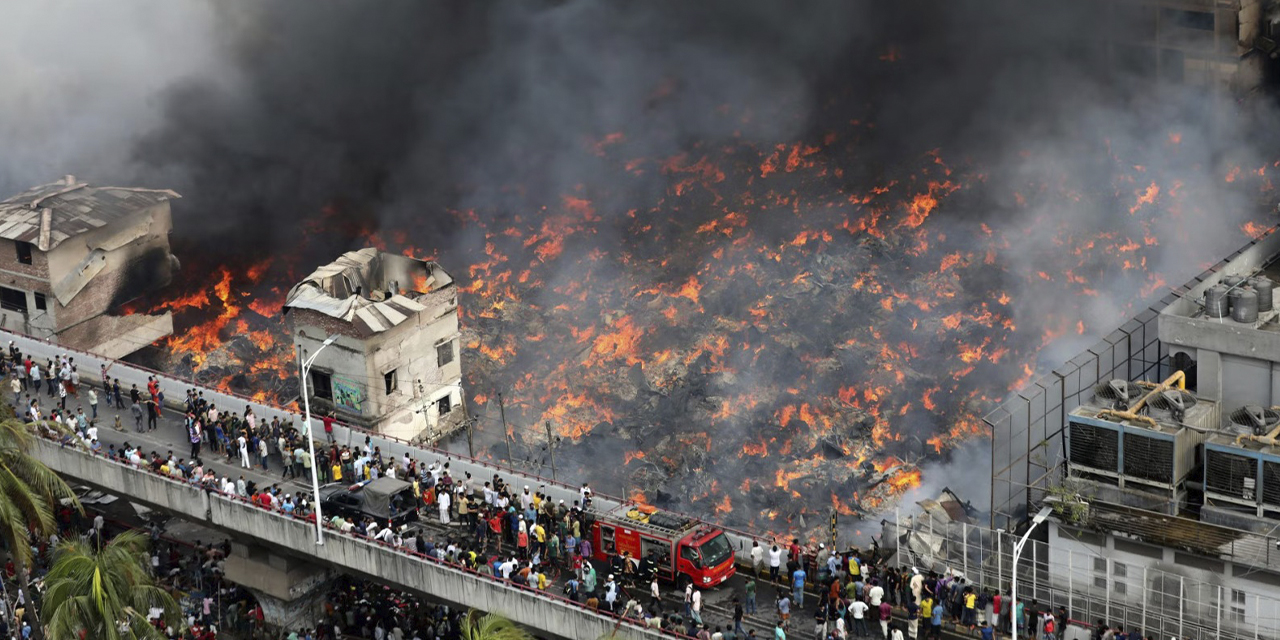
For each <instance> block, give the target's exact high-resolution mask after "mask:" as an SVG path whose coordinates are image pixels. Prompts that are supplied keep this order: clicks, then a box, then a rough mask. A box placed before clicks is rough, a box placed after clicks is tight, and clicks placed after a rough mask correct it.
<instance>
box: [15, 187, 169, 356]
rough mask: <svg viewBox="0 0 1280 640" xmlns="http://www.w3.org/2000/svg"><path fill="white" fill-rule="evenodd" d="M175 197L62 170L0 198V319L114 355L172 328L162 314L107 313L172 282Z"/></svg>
mask: <svg viewBox="0 0 1280 640" xmlns="http://www.w3.org/2000/svg"><path fill="white" fill-rule="evenodd" d="M178 197H179V196H178V194H176V193H174V192H172V191H167V190H156V189H139V188H128V187H98V186H92V185H89V184H87V183H84V182H79V181H77V180H76V179H75V178H74V177H73V176H67V177H66V178H64V179H63V180H61V181H58V182H54V183H50V184H46V185H41V186H38V187H35V188H32V189H29V190H27V191H25V192H23V193H20V194H18V195H16V196H13V197H11V198H8V199H6V200H4V201H3V202H0V326H3V327H4V328H5V329H6V330H10V331H17V332H21V333H25V334H28V335H31V336H34V337H37V338H41V339H45V340H49V341H52V342H56V343H58V344H63V345H67V346H68V347H71V348H75V349H81V350H84V351H91V352H94V353H97V354H100V355H104V356H107V357H111V358H119V357H122V356H124V355H127V354H129V353H132V352H133V351H136V350H138V349H140V348H142V347H144V346H146V345H148V344H151V343H152V342H154V341H156V340H158V339H160V338H162V337H165V336H167V335H169V334H171V333H173V320H172V316H171V315H170V314H168V313H165V314H162V315H143V314H136V315H125V316H115V315H110V314H109V313H108V312H109V311H110V310H111V309H113V308H115V307H118V306H119V305H121V304H124V303H126V302H129V301H130V300H134V299H136V298H138V297H141V296H143V295H145V294H147V293H148V292H151V291H155V290H156V289H158V288H160V287H163V286H165V285H167V284H168V283H169V282H170V281H171V280H172V278H173V275H174V273H175V272H176V271H177V269H178V260H177V258H175V257H174V256H173V255H172V254H171V253H170V250H169V233H170V231H171V230H172V227H173V222H172V214H171V211H170V208H169V202H170V201H171V200H173V199H175V198H178Z"/></svg>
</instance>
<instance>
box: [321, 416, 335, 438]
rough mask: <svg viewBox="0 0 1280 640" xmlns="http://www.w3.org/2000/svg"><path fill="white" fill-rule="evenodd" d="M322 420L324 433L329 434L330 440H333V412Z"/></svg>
mask: <svg viewBox="0 0 1280 640" xmlns="http://www.w3.org/2000/svg"><path fill="white" fill-rule="evenodd" d="M321 420H323V422H324V435H326V436H328V438H329V442H333V412H332V411H330V412H329V415H327V416H325V417H324V418H322V419H321Z"/></svg>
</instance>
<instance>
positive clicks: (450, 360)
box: [284, 249, 466, 441]
mask: <svg viewBox="0 0 1280 640" xmlns="http://www.w3.org/2000/svg"><path fill="white" fill-rule="evenodd" d="M284 312H285V317H286V319H287V320H288V323H289V327H290V330H291V331H292V333H293V343H294V345H295V346H296V348H297V349H298V350H299V352H300V354H301V356H302V358H303V359H304V360H308V359H310V358H311V357H312V355H313V354H314V356H315V360H314V362H313V363H312V365H311V368H310V369H309V373H308V379H307V380H306V389H307V392H308V394H309V396H310V400H311V403H312V413H313V414H317V415H323V414H324V413H326V412H329V411H332V412H335V413H336V414H337V416H338V418H339V419H340V420H342V421H344V422H353V423H355V424H359V425H362V426H366V427H371V428H374V429H376V430H377V431H379V432H381V433H384V434H386V435H390V436H394V437H398V438H402V439H413V438H419V439H426V440H429V441H434V440H436V439H438V438H439V437H440V436H442V435H445V434H447V433H450V432H452V431H453V430H455V429H457V428H458V427H459V426H461V425H462V424H463V421H464V419H465V417H466V416H465V407H464V404H463V400H464V396H463V389H462V366H461V362H460V360H461V358H460V355H461V354H460V353H459V351H458V349H459V346H458V337H459V333H458V289H457V287H456V286H454V282H453V278H452V277H450V276H449V274H448V273H445V271H444V269H442V268H441V267H440V265H438V264H436V263H434V262H428V261H424V260H416V259H414V258H407V257H405V256H401V255H396V254H391V253H381V252H379V251H378V250H376V249H361V250H359V251H350V252H347V253H345V254H343V255H342V256H341V257H339V258H338V259H337V260H335V261H334V262H332V263H330V264H327V265H324V266H322V267H320V268H319V269H316V270H315V272H313V273H312V274H311V275H309V276H307V277H306V278H304V279H303V280H302V282H299V283H298V284H297V285H295V286H294V287H293V289H291V290H290V291H289V295H288V297H287V298H286V299H285V304H284ZM329 338H334V341H333V342H332V343H331V344H330V345H329V346H327V347H324V348H323V349H321V347H322V345H323V344H324V342H325V341H326V340H328V339H329Z"/></svg>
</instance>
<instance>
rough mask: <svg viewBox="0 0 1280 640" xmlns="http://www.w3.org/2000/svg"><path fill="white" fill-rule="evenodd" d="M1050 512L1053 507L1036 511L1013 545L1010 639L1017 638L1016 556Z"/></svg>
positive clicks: (1020, 552)
mask: <svg viewBox="0 0 1280 640" xmlns="http://www.w3.org/2000/svg"><path fill="white" fill-rule="evenodd" d="M1050 513H1053V507H1045V508H1043V509H1041V510H1040V513H1037V514H1036V517H1035V518H1032V519H1031V526H1029V527H1027V532H1026V533H1024V534H1022V539H1021V540H1019V541H1018V543H1017V544H1015V545H1013V579H1012V586H1011V587H1010V589H1009V599H1010V600H1012V605H1013V609H1011V610H1010V611H1009V615H1011V616H1013V618H1011V619H1012V620H1013V626H1012V627H1011V628H1012V629H1013V633H1012V634H1010V638H1011V639H1012V640H1018V618H1017V615H1018V556H1021V555H1022V547H1023V546H1024V545H1026V544H1027V539H1028V538H1030V537H1031V532H1032V531H1035V530H1036V527H1038V526H1040V523H1041V522H1044V520H1045V518H1048V517H1049V514H1050ZM1032 570H1033V571H1034V570H1035V568H1034V567H1033V568H1032Z"/></svg>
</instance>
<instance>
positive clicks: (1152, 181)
mask: <svg viewBox="0 0 1280 640" xmlns="http://www.w3.org/2000/svg"><path fill="white" fill-rule="evenodd" d="M725 117H745V116H743V114H734V113H732V109H729V108H728V107H726V116H725ZM869 126H870V125H865V124H860V123H855V124H854V125H853V126H852V128H851V129H850V130H849V131H843V132H842V131H833V132H826V133H824V134H821V135H818V136H816V137H815V139H812V140H804V141H797V142H794V143H791V144H779V145H776V146H767V147H764V148H760V147H756V146H754V145H751V144H746V143H741V144H731V145H719V146H715V147H710V146H708V147H703V146H701V145H696V144H695V145H693V147H692V148H691V149H689V150H688V151H687V152H685V153H681V154H678V155H675V156H673V157H665V158H649V157H636V156H634V155H631V154H630V153H629V148H630V142H629V140H628V137H627V135H626V132H615V133H611V134H609V135H607V136H604V137H603V138H600V139H596V140H589V141H586V142H584V144H583V147H582V149H581V153H582V154H583V156H584V158H589V159H590V161H591V162H593V163H595V164H596V165H597V166H599V167H603V169H601V170H602V171H607V172H608V173H609V175H611V176H612V180H611V181H609V183H607V184H584V185H579V186H578V187H577V188H576V189H575V190H574V191H573V192H572V193H566V194H563V195H562V196H561V197H560V198H559V200H558V201H555V202H549V203H529V207H528V209H527V210H526V211H471V210H468V211H457V212H454V218H455V219H456V222H457V225H458V226H459V227H460V228H461V229H462V230H464V231H465V232H466V233H465V234H462V233H459V234H458V237H463V236H464V235H465V236H466V237H474V238H480V240H479V241H478V242H477V243H475V245H474V246H471V245H450V244H444V243H442V242H441V241H440V240H439V239H437V238H428V237H421V238H419V237H416V236H415V235H414V231H413V230H411V229H394V230H381V232H375V231H377V230H376V229H375V228H374V227H373V226H372V225H371V224H369V225H359V224H358V225H351V224H341V222H342V221H343V220H345V219H347V218H348V217H349V216H350V215H351V214H349V213H347V212H344V211H343V210H342V208H341V207H336V206H335V207H330V208H326V209H324V210H321V211H316V212H313V213H311V214H310V215H309V216H308V217H307V219H306V220H304V221H302V222H301V223H300V228H301V229H303V230H304V231H305V235H304V236H303V238H302V239H301V241H300V242H302V243H308V242H313V241H314V240H315V239H317V238H322V239H323V240H324V242H322V243H320V244H322V245H325V246H329V245H333V246H341V245H346V246H348V247H351V246H366V245H372V246H378V247H381V248H385V249H387V250H390V251H397V252H404V253H406V254H409V255H416V256H418V257H425V256H423V255H422V254H423V252H422V251H421V250H419V249H417V248H416V247H415V246H414V244H412V243H414V242H417V243H419V244H420V245H424V246H425V245H428V244H430V246H432V247H433V250H434V251H438V252H439V256H432V257H433V258H435V259H438V260H440V261H441V263H442V264H443V265H444V266H445V268H446V269H448V270H450V271H451V272H453V273H454V274H455V276H456V277H457V278H458V281H459V283H460V286H461V290H462V292H463V295H462V297H461V304H462V308H463V314H464V317H463V320H464V326H465V334H464V339H463V345H464V346H465V347H466V348H465V349H464V350H463V363H464V371H465V372H466V376H467V380H466V383H467V386H468V390H469V394H470V407H469V408H470V410H471V411H472V412H473V413H474V414H475V415H476V416H477V417H478V418H479V420H480V422H479V426H478V429H479V430H480V431H481V432H485V431H488V432H490V433H498V434H501V429H502V425H501V422H500V421H499V418H498V407H497V401H496V398H497V396H498V394H499V393H501V394H502V396H503V397H504V400H505V412H506V420H507V423H508V425H509V426H510V428H511V429H512V430H513V431H514V432H515V433H516V434H517V435H518V436H519V438H518V439H517V440H518V441H519V442H520V443H522V444H523V445H524V446H526V447H529V448H531V449H532V448H535V447H537V446H540V445H541V444H542V443H543V442H544V441H545V436H544V435H543V434H544V432H543V424H544V423H545V422H547V421H550V423H551V425H552V428H553V430H554V432H555V434H556V435H557V436H558V437H559V438H561V439H562V443H561V444H560V446H559V449H558V450H557V452H556V458H557V462H558V464H559V466H560V469H559V471H560V473H561V474H562V475H564V474H568V475H571V476H576V477H578V478H589V479H590V480H591V481H592V483H593V485H595V486H596V487H597V490H610V491H611V492H613V493H616V494H619V495H627V496H630V497H632V498H633V499H635V500H638V501H644V502H649V503H655V504H659V505H663V504H669V505H674V506H676V507H678V508H681V509H685V510H690V511H697V512H701V513H703V514H706V515H708V516H715V517H717V518H719V519H721V520H725V521H728V522H729V523H731V524H748V525H755V526H761V527H772V528H780V527H785V526H787V525H786V524H784V522H785V521H791V520H792V518H794V517H796V516H804V515H806V514H808V515H810V516H812V515H816V514H820V513H825V512H826V510H828V509H834V510H835V511H837V512H839V513H843V514H849V515H859V516H861V515H865V514H867V513H871V512H874V511H875V510H877V509H881V508H884V507H885V505H886V504H888V503H887V501H888V500H890V499H892V498H894V497H896V496H900V495H901V494H903V493H904V492H906V491H908V490H909V489H911V488H912V487H915V486H918V485H919V484H920V483H921V482H922V472H921V466H922V463H923V462H925V461H929V460H940V459H945V458H946V456H947V455H948V452H950V451H951V450H953V449H954V448H955V447H957V446H959V445H961V444H962V443H965V442H967V441H970V440H972V439H974V438H979V437H983V436H985V435H986V432H985V427H984V424H983V422H982V420H981V415H982V414H983V413H984V411H985V410H986V409H987V408H989V406H990V404H991V403H992V402H993V401H995V400H997V399H999V398H1001V397H1002V396H1004V395H1005V394H1006V393H1008V392H1009V391H1010V390H1011V389H1016V388H1018V387H1020V386H1021V385H1023V384H1025V383H1026V382H1027V381H1028V380H1030V379H1031V378H1032V377H1033V376H1034V375H1035V374H1036V372H1037V365H1038V363H1037V354H1038V353H1039V351H1040V349H1041V348H1043V347H1044V346H1046V345H1048V344H1051V343H1053V342H1054V341H1056V340H1059V339H1062V338H1063V337H1070V336H1080V335H1084V334H1086V331H1087V330H1089V329H1092V328H1093V327H1091V326H1089V323H1087V322H1086V320H1087V319H1088V318H1086V317H1085V315H1084V314H1085V313H1086V312H1085V310H1084V307H1085V306H1086V305H1081V304H1061V305H1057V306H1056V307H1055V308H1053V309H1052V310H1049V309H1044V308H1040V306H1039V305H1042V304H1043V303H1044V301H1047V300H1089V299H1091V298H1095V297H1097V296H1098V295H1099V290H1100V289H1101V286H1100V285H1099V284H1095V283H1098V282H1100V281H1101V280H1103V279H1113V280H1114V279H1119V280H1121V281H1122V282H1123V283H1125V285H1126V288H1127V290H1130V291H1139V292H1140V293H1141V296H1140V297H1134V298H1133V299H1132V300H1131V301H1130V302H1129V303H1128V304H1129V306H1128V307H1127V308H1124V309H1118V310H1117V314H1123V313H1126V312H1131V311H1135V310H1136V309H1137V308H1139V305H1143V304H1145V300H1144V299H1143V298H1149V297H1151V296H1156V295H1159V294H1160V293H1161V291H1162V290H1163V289H1164V288H1165V287H1166V286H1167V285H1166V277H1165V274H1162V273H1159V272H1157V271H1156V265H1155V261H1156V256H1158V255H1159V251H1160V247H1161V244H1162V243H1163V242H1166V241H1167V240H1168V239H1169V238H1170V236H1174V237H1175V238H1176V236H1175V235H1174V234H1185V233H1186V232H1185V230H1183V229H1180V228H1179V227H1180V225H1178V224H1167V223H1170V222H1174V223H1176V222H1178V221H1179V220H1182V219H1191V218H1190V216H1192V215H1193V214H1196V213H1198V212H1192V211H1188V210H1187V207H1188V205H1187V204H1186V196H1187V192H1188V191H1189V190H1190V189H1191V188H1190V187H1188V186H1186V185H1184V184H1182V183H1181V182H1179V181H1161V180H1160V179H1159V178H1153V177H1152V175H1154V174H1152V173H1148V172H1146V171H1145V169H1144V168H1143V167H1141V166H1134V165H1133V164H1132V163H1129V164H1125V163H1122V162H1120V161H1119V159H1116V160H1115V165H1116V169H1115V172H1114V174H1115V175H1116V176H1117V177H1116V178H1115V179H1114V182H1113V183H1112V184H1102V185H1081V184H1072V183H1068V182H1056V183H1055V182H1051V181H1044V182H1034V181H1029V182H1027V183H1026V184H1025V185H1024V187H1023V188H1019V189H1018V190H1017V191H1010V192H1000V193H994V192H993V191H994V189H993V188H992V187H990V186H989V185H988V182H989V176H988V175H987V174H986V173H985V172H984V171H985V170H984V168H983V167H980V166H973V165H971V164H970V163H969V162H968V161H965V160H963V159H962V156H960V155H959V154H956V155H955V157H953V156H952V155H951V154H950V153H948V151H947V150H946V149H939V150H933V151H930V152H928V153H924V154H922V155H920V156H919V157H918V158H917V159H916V162H915V163H914V164H912V165H909V166H903V167H898V168H896V169H884V170H883V171H881V172H879V173H877V174H876V175H875V176H873V177H862V178H860V177H859V176H861V175H862V173H861V172H860V171H858V170H856V169H855V167H857V166H858V163H859V157H858V145H857V141H858V139H859V136H860V135H861V134H862V133H863V132H864V131H865V128H866V127H869ZM1180 139H1181V136H1180V134H1176V133H1171V134H1169V137H1168V140H1169V141H1170V144H1177V143H1178V141H1179V140H1180ZM1029 153H1030V152H1029ZM1108 153H1110V152H1108ZM1108 161H1109V160H1108ZM1263 169H1265V167H1264V168H1262V169H1257V170H1254V169H1253V168H1250V167H1235V168H1232V169H1231V170H1230V171H1229V172H1228V173H1227V174H1225V175H1224V176H1222V180H1223V181H1224V182H1230V183H1232V184H1233V188H1234V187H1239V188H1248V189H1254V190H1256V189H1259V188H1266V189H1269V188H1270V184H1269V183H1266V182H1265V177H1264V175H1265V171H1264V170H1263ZM885 173H888V174H891V175H885ZM654 175H658V176H662V177H664V178H665V184H666V188H665V190H662V191H661V192H658V193H655V194H653V195H652V197H651V198H650V197H648V196H635V195H634V193H632V192H629V191H628V190H627V185H629V184H631V183H632V182H637V181H646V183H647V181H649V180H650V179H651V178H652V176H654ZM494 188H495V189H496V188H498V187H497V186H495V187H494ZM637 191H643V190H637ZM620 193H621V194H626V197H622V196H620V195H619V194H620ZM636 198H640V199H639V200H637V199H636ZM645 198H648V199H645ZM620 202H625V203H626V204H624V205H620V204H619V203H620ZM997 206H998V207H1000V208H1001V210H1002V211H1003V212H1004V213H1005V214H1007V215H1005V216H995V217H992V218H990V219H987V221H985V222H978V221H975V220H972V219H970V218H967V217H965V216H964V215H962V214H963V212H965V211H967V210H971V209H974V208H991V207H997ZM1079 207H1094V208H1110V209H1114V210H1118V211H1120V212H1121V213H1122V215H1124V217H1125V218H1127V220H1126V222H1125V225H1124V227H1123V228H1124V229H1128V230H1130V231H1125V230H1117V229H1116V228H1114V227H1113V226H1111V225H1104V224H1102V223H1099V227H1098V228H1087V227H1082V226H1080V224H1079V222H1078V220H1067V219H1066V216H1055V215H1054V214H1053V212H1055V211H1059V210H1063V209H1065V208H1079ZM1101 219H1105V217H1103V218H1101ZM1001 220H1004V221H1006V222H1004V223H1002V222H1000V221H1001ZM1265 229H1266V227H1264V226H1263V225H1261V224H1259V223H1258V222H1249V223H1248V224H1246V225H1245V226H1244V228H1243V229H1242V234H1241V238H1242V239H1243V238H1244V237H1245V235H1244V234H1248V235H1254V236H1256V235H1258V234H1261V233H1263V232H1265ZM1033 233H1035V234H1040V233H1051V234H1053V236H1054V238H1055V239H1054V240H1053V244H1054V245H1055V250H1053V251H1045V252H1042V254H1043V255H1039V256H1037V265H1038V267H1037V268H1034V269H1014V268H1013V267H1012V266H1011V265H1012V264H1014V263H1013V261H1012V260H1011V258H1010V257H1009V256H1010V255H1011V254H1012V253H1014V252H1015V251H1016V250H1017V248H1019V247H1020V246H1021V245H1022V244H1023V243H1024V242H1025V241H1026V240H1027V238H1029V237H1030V236H1031V235H1032V234H1033ZM186 250H187V254H184V259H185V258H186V257H187V256H188V255H189V254H190V253H192V252H194V253H197V254H199V257H198V258H197V259H196V260H195V261H194V264H196V265H198V266H197V267H195V271H196V272H197V273H196V274H194V275H196V276H198V277H188V278H184V279H183V282H182V284H175V285H174V286H173V287H171V289H170V290H169V291H168V292H167V293H166V294H165V295H167V296H168V297H167V299H165V300H162V301H159V302H156V303H154V304H151V305H149V308H154V309H169V310H172V311H173V312H174V313H175V314H176V318H177V325H178V331H177V334H176V335H175V336H174V337H173V338H172V339H170V340H168V341H167V343H165V344H163V345H162V346H163V347H165V349H167V351H168V352H169V353H170V354H171V355H172V358H171V361H170V364H171V366H172V367H175V368H180V369H183V370H184V371H185V372H187V373H190V374H192V375H193V376H194V377H195V378H196V379H198V380H201V381H203V382H206V383H210V384H215V385H217V386H220V387H222V388H227V389H231V390H236V391H240V392H247V394H248V395H253V396H256V397H259V398H264V399H274V400H281V401H287V400H291V399H292V398H293V395H292V394H294V393H296V391H295V390H294V388H293V387H292V386H290V384H289V381H290V380H291V378H292V371H293V367H294V361H293V354H292V352H291V350H290V346H289V340H288V339H287V337H286V335H285V333H284V327H283V323H282V322H281V320H280V314H279V307H280V304H281V303H282V301H283V298H284V292H285V291H287V290H288V288H289V287H290V286H291V285H292V284H293V283H294V282H295V281H296V279H297V278H298V277H300V276H301V275H305V273H307V272H308V271H309V269H310V268H312V267H313V266H314V265H311V264H298V256H296V255H291V256H289V257H284V256H282V257H280V258H279V259H277V260H274V261H272V260H265V261H264V260H260V261H250V262H249V263H248V264H247V266H238V267H233V266H229V265H228V264H224V263H219V262H217V259H215V258H213V257H211V256H213V255H215V254H214V253H213V251H214V250H213V249H211V248H207V247H188V248H186ZM331 257H332V256H328V257H327V258H325V259H328V258H331ZM202 278H203V280H202ZM1025 291H1036V292H1038V293H1037V295H1036V296H1035V299H1034V300H1030V301H1028V302H1022V301H1020V300H1019V299H1018V298H1019V296H1020V295H1022V294H1020V293H1018V292H1025ZM1100 329H1101V328H1100ZM228 345H232V346H231V347H229V346H228ZM496 440H498V441H502V440H503V438H502V436H501V435H498V436H497V437H496ZM483 455H489V456H494V457H501V456H504V455H505V451H504V450H503V449H502V447H500V446H499V447H494V448H493V449H491V450H488V451H485V452H484V453H483ZM516 457H522V454H520V453H517V455H516ZM721 480H723V482H721ZM730 492H734V493H736V495H733V496H732V497H731V496H730Z"/></svg>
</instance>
